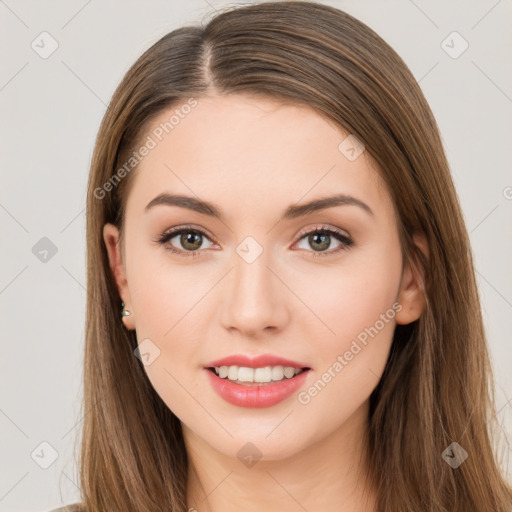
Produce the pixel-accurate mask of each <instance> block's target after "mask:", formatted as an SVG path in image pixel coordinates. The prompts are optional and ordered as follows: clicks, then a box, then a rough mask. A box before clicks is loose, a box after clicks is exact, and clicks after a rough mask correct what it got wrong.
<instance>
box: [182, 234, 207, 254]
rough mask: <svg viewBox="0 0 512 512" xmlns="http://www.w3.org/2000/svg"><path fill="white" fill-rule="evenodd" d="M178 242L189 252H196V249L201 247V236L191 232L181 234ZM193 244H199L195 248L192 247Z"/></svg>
mask: <svg viewBox="0 0 512 512" xmlns="http://www.w3.org/2000/svg"><path fill="white" fill-rule="evenodd" d="M180 242H181V245H182V246H183V247H184V248H185V249H189V250H191V251H196V250H197V249H199V248H200V247H201V242H202V240H201V234H200V233H192V232H190V231H189V232H187V233H183V234H182V235H181V237H180ZM194 242H195V243H196V244H197V242H199V244H198V245H197V246H196V245H194Z"/></svg>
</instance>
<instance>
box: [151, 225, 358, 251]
mask: <svg viewBox="0 0 512 512" xmlns="http://www.w3.org/2000/svg"><path fill="white" fill-rule="evenodd" d="M182 233H195V234H200V235H202V236H204V237H206V238H208V239H210V237H209V236H208V234H207V233H205V232H204V231H203V230H202V229H199V228H194V227H192V226H182V227H179V228H173V229H171V230H169V231H167V232H165V233H163V234H162V235H161V236H160V237H158V238H157V239H156V240H154V241H155V242H157V243H159V244H161V245H164V244H167V242H168V241H169V240H170V239H171V238H174V237H175V236H176V235H180V234H182ZM317 234H322V235H330V236H332V237H333V238H336V240H338V241H339V242H341V244H342V245H341V246H340V247H339V248H337V249H334V250H329V251H311V252H312V253H313V254H312V257H313V258H318V257H324V256H329V255H332V254H335V253H338V252H339V251H344V250H345V251H346V250H348V249H350V248H351V247H352V246H353V245H354V241H353V240H352V239H351V238H350V237H348V236H347V235H345V234H343V233H342V232H341V231H337V230H335V229H332V228H327V227H324V226H321V227H316V228H314V229H312V230H310V231H307V232H305V233H303V234H301V235H300V238H299V240H298V241H300V240H302V239H303V238H306V237H307V236H309V235H317ZM164 248H165V250H166V251H169V252H171V253H174V254H177V255H179V256H183V257H185V258H186V257H192V258H195V257H197V256H200V255H201V252H202V249H198V250H196V251H183V250H181V249H176V248H175V247H173V246H172V245H165V247H164ZM308 252H309V251H308Z"/></svg>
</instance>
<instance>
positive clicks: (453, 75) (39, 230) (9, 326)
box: [0, 0, 512, 512]
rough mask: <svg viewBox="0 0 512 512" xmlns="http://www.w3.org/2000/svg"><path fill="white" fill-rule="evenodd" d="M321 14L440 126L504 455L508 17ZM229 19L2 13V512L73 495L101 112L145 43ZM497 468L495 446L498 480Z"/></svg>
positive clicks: (474, 8)
mask: <svg viewBox="0 0 512 512" xmlns="http://www.w3.org/2000/svg"><path fill="white" fill-rule="evenodd" d="M245 3H249V2H245ZM323 3H326V4H329V5H333V6H336V7H339V8H341V9H343V10H346V11H347V12H348V13H350V14H352V15H354V16H355V17H357V18H358V19H360V20H361V21H363V22H365V23H366V24H368V25H369V26H370V27H372V28H373V29H374V30H375V31H376V32H377V33H378V34H380V35H381V36H382V37H383V38H384V39H385V40H386V41H387V42H389V43H390V44H391V45H392V46H393V47H394V48H395V49H396V51H397V52H398V53H399V54H400V55H401V56H402V58H403V59H404V60H405V62H406V63H407V64H408V66H409V67H410V69H411V71H412V72H413V74H414V75H415V77H416V78H417V80H418V81H419V82H420V85H421V87H422V89H423V91H424V93H425V95H426V97H427V100H428V101H429V103H430V105H431V108H432V110H433V112H434V115H435V116H436V118H437V121H438V124H439V127H440V130H441V134H442V137H443V141H444V144H445V148H446V151H447V154H448V157H449V161H450V164H451V167H452V172H453V176H454V179H455V182H456V186H457V189H458V192H459V196H460V199H461V202H462V205H463V209H464V213H465V219H466V222H467V226H468V229H469V231H470V233H471V241H472V245H473V249H474V252H475V256H476V268H477V275H478V281H479V288H480V292H481V298H482V305H483V310H484V316H485V322H486V328H487V332H488V336H489V341H490V348H491V356H492V359H493V364H494V370H495V374H496V386H497V402H498V411H499V413H498V418H499V420H500V422H501V424H502V425H503V430H504V432H506V436H507V438H508V443H510V441H511V440H512V428H511V425H512V420H511V418H512V402H511V399H512V375H511V372H510V363H511V362H512V343H511V340H512V336H511V334H512V315H511V310H512V287H511V277H512V267H511V265H510V261H512V258H511V255H512V236H511V220H512V216H511V210H512V200H511V198H512V175H511V172H510V169H511V160H512V155H511V151H510V146H511V144H510V141H511V140H512V139H511V132H512V116H511V111H512V87H511V85H512V73H511V67H512V64H511V63H512V59H511V58H510V56H511V55H512V52H511V50H512V36H511V30H510V29H511V19H512V17H511V14H512V13H511V11H512V8H511V7H512V5H511V2H510V1H507V0H499V1H496V0H492V1H484V0H481V1H472V2H459V1H453V2H446V1H428V2H427V1H421V2H420V1H419V0H416V1H414V2H413V1H411V0H403V1H386V2H382V1H366V0H363V1H362V0H359V1H357V2H356V1H354V0H352V1H330V2H323ZM242 4H243V2H238V5H242ZM226 5H235V4H234V3H233V2H230V3H227V2H221V1H213V0H210V1H208V2H207V1H205V0H194V1H188V2H186V3H185V2H178V1H169V0H168V1H154V0H153V1H145V2H143V1H133V0H132V1H120V0H116V1H114V0H106V1H100V0H89V1H86V0H81V1H78V0H77V1H75V0H73V1H67V2H57V1H36V0H33V1H15V0H0V39H1V45H0V51H1V67H0V101H1V109H2V113H1V118H0V119H1V123H0V130H1V132H0V144H1V151H2V153H1V155H2V158H1V166H0V169H1V188H0V226H1V233H2V235H1V237H2V245H1V247H2V262H1V265H0V307H1V312H2V318H1V325H2V339H1V342H2V357H1V359H0V379H1V390H2V394H1V397H0V428H1V436H0V446H1V459H2V465H1V469H0V510H1V511H11V512H16V511H43V510H48V509H50V508H53V507H56V506H59V505H61V504H62V503H70V502H73V501H75V500H77V499H78V496H79V494H78V488H77V481H78V480H77V475H76V467H75V464H74V460H73V442H74V441H75V439H76V438H77V436H79V435H80V432H79V431H80V426H81V420H82V417H81V416H80V413H79V404H80V400H81V394H82V389H81V378H82V349H83V343H84V334H83V331H84V319H85V304H86V292H85V289H84V285H85V193H86V183H87V176H88V168H89V164H90V159H91V154H92V149H93V143H94V139H95V136H96V132H97V130H98V127H99V123H100V120H101V118H102V116H103V114H104V112H105V108H106V105H107V104H108V102H109V100H110V97H111V95H112V93H113V91H114V89H115V87H116V86H117V84H118V82H119V81H120V80H121V78H122V76H123V74H124V73H125V72H126V71H127V69H128V68H129V66H130V65H131V64H132V63H133V62H134V61H135V59H136V58H137V57H138V56H139V55H140V54H141V53H142V52H143V51H144V50H145V49H146V48H148V47H149V46H150V45H151V44H152V43H153V42H155V41H156V40H157V39H159V38H160V37H161V36H163V35H164V34H165V33H167V32H169V31H171V30H173V29H174V28H176V27H179V26H182V25H184V24H194V23H196V22H200V21H201V20H202V19H209V16H210V15H209V14H208V13H213V12H214V11H215V9H218V8H220V7H223V6H226ZM205 17H206V18H205ZM43 31H47V32H48V33H49V34H50V35H51V37H52V38H53V39H54V40H56V41H57V43H58V48H57V49H56V50H55V52H54V53H53V54H51V55H50V56H49V57H47V58H42V57H41V56H40V54H39V53H37V52H36V51H35V49H33V48H32V46H31V45H32V42H33V41H35V42H34V45H39V47H37V46H36V48H38V51H39V52H41V51H43V50H44V51H48V49H50V48H51V47H50V42H51V41H50V39H48V36H40V34H41V32H43ZM453 31H457V32H458V33H459V34H460V35H461V36H462V37H463V38H464V40H466V41H467V42H468V44H469V47H468V49H467V50H466V51H465V52H463V53H462V54H461V55H459V56H458V57H457V58H453V56H454V54H455V53H457V54H458V53H459V52H460V51H461V49H462V48H463V46H462V45H463V44H464V42H463V40H461V39H457V36H453V35H451V36H450V34H452V32H453ZM448 36H450V37H448ZM41 37H46V38H47V39H44V40H43V41H42V42H41ZM447 37H448V39H446V38H447ZM443 41H445V43H443ZM43 45H44V46H43ZM450 47H451V48H450ZM445 50H447V51H449V52H451V53H452V56H450V55H449V54H448V53H447V51H445ZM44 237H46V238H47V239H49V241H51V243H50V242H49V241H48V240H46V239H45V240H42V241H41V239H42V238H44ZM52 244H53V245H54V246H55V249H56V250H57V252H56V253H55V254H54V255H52V252H51V249H50V252H48V253H47V255H46V262H44V261H42V260H41V258H42V257H43V255H44V253H39V252H38V251H42V250H43V249H45V248H48V247H49V246H50V245H52ZM34 247H35V248H34ZM42 442H46V443H49V444H50V445H51V446H52V447H53V448H54V449H55V450H56V452H57V455H58V457H57V459H56V460H55V461H54V462H53V463H52V464H51V465H50V466H49V467H48V468H47V469H43V468H42V467H41V464H42V465H45V464H49V463H50V462H52V458H51V457H52V453H53V452H52V450H51V449H50V448H49V447H48V446H47V445H41V443H42ZM510 453H511V450H510V447H508V446H507V445H506V444H503V451H502V459H501V463H502V464H503V466H504V467H505V466H507V465H508V466H510V463H509V459H510ZM31 454H32V455H31ZM470 456H471V454H470ZM510 470H511V468H509V470H508V471H509V472H508V477H509V478H510V475H511V472H510Z"/></svg>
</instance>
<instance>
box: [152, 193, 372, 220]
mask: <svg viewBox="0 0 512 512" xmlns="http://www.w3.org/2000/svg"><path fill="white" fill-rule="evenodd" d="M157 205H167V206H179V207H180V208H186V209H188V210H192V211H194V212H197V213H201V214H203V215H209V216H211V217H214V218H216V219H219V220H223V219H224V215H223V214H222V211H221V209H220V208H219V207H218V206H216V205H215V204H213V203H210V202H208V201H203V200H201V199H197V198H195V197H191V196H183V195H176V194H167V193H162V194H159V195H158V196H156V197H155V198H154V199H152V200H151V201H150V202H149V203H148V204H147V205H146V208H145V209H144V210H145V212H148V211H149V210H150V209H151V208H154V207H155V206H157ZM343 205H351V206H358V207H359V208H361V209H362V210H364V211H365V212H366V213H368V214H369V215H371V216H374V213H373V211H372V209H371V208H370V207H369V206H368V205H367V204H366V203H364V202H363V201H361V200H360V199H357V198H355V197H352V196H350V195H346V194H337V195H334V196H328V197H322V198H320V199H315V200H313V201H310V202H309V203H304V204H294V205H291V206H289V207H288V208H287V209H286V210H285V211H284V213H283V215H282V217H281V220H289V219H295V218H297V217H302V216H304V215H309V214H311V213H314V212H317V211H320V210H325V209H327V208H333V207H335V206H343Z"/></svg>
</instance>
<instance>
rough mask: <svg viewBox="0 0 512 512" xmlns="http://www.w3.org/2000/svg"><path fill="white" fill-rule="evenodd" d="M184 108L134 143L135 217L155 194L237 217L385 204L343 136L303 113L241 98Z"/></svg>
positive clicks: (164, 115)
mask: <svg viewBox="0 0 512 512" xmlns="http://www.w3.org/2000/svg"><path fill="white" fill-rule="evenodd" d="M187 104H190V102H188V103H187V102H186V101H183V102H182V103H178V104H176V105H174V106H173V107H171V108H169V109H166V110H165V111H163V112H161V113H160V114H159V115H158V116H157V117H156V118H154V119H153V120H152V121H151V122H150V123H149V124H148V126H147V128H146V130H145V133H144V134H143V135H142V137H141V139H140V141H141V145H142V144H144V143H145V142H146V145H148V147H149V146H151V149H150V150H149V151H148V152H147V154H146V156H144V157H143V158H142V159H141V161H140V163H139V164H138V166H137V168H136V173H135V176H134V178H135V181H134V184H133V185H134V186H133V187H132V192H131V194H130V197H129V199H128V203H132V204H133V205H135V206H136V208H137V210H139V211H141V210H143V209H144V207H145V205H146V204H147V203H148V202H149V201H151V199H153V198H154V197H155V196H156V195H158V194H159V193H162V192H168V193H184V194H187V195H195V196H197V197H200V198H202V199H208V200H210V201H212V202H215V203H218V204H225V203H226V202H229V203H230V204H231V205H232V206H233V207H236V208H237V210H238V211H237V212H236V213H237V214H238V215H240V214H247V215H250V214H251V212H254V211H255V208H256V207H259V208H260V209H261V204H262V203H266V204H268V205H274V204H276V205H281V206H282V205H284V204H285V203H286V206H288V204H289V203H294V202H298V201H299V200H300V199H301V198H304V199H308V200H311V199H314V198H315V197H320V196H325V195H332V194H334V193H346V194H350V195H354V196H360V197H364V200H365V202H371V203H373V204H375V205H376V209H377V210H378V204H379V203H383V204H381V206H382V207H383V208H385V207H386V204H384V203H386V202H388V203H389V197H388V195H387V193H386V191H385V190H384V188H383V186H382V183H381V180H380V178H379V174H378V172H377V169H376V165H375V163H374V161H373V159H372V158H371V157H370V155H369V154H368V152H367V151H363V152H362V153H361V155H360V156H359V157H357V158H355V159H354V158H348V157H347V153H346V145H347V141H348V143H349V145H350V143H351V141H352V139H351V138H348V137H349V136H350V134H349V133H348V132H346V131H345V130H343V129H342V128H340V127H338V126H337V125H336V124H335V123H334V122H332V121H330V120H329V119H327V118H326V117H325V116H322V115H320V114H319V113H317V112H316V111H314V110H313V109H311V108H309V107H307V106H303V105H297V104H283V103H282V102H280V101H278V100H276V99H273V98H267V97H254V96H250V95H245V94H236V95H227V96H217V97H199V98H196V99H195V106H193V107H187ZM357 149H361V147H360V146H357V147H356V150H357ZM352 155H353V152H352ZM356 155H357V154H356ZM348 156H350V154H349V155H348ZM131 196H133V197H131ZM142 203H143V204H142ZM387 206H388V207H389V204H388V205H387ZM128 208H130V207H129V206H128ZM228 213H229V212H228Z"/></svg>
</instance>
